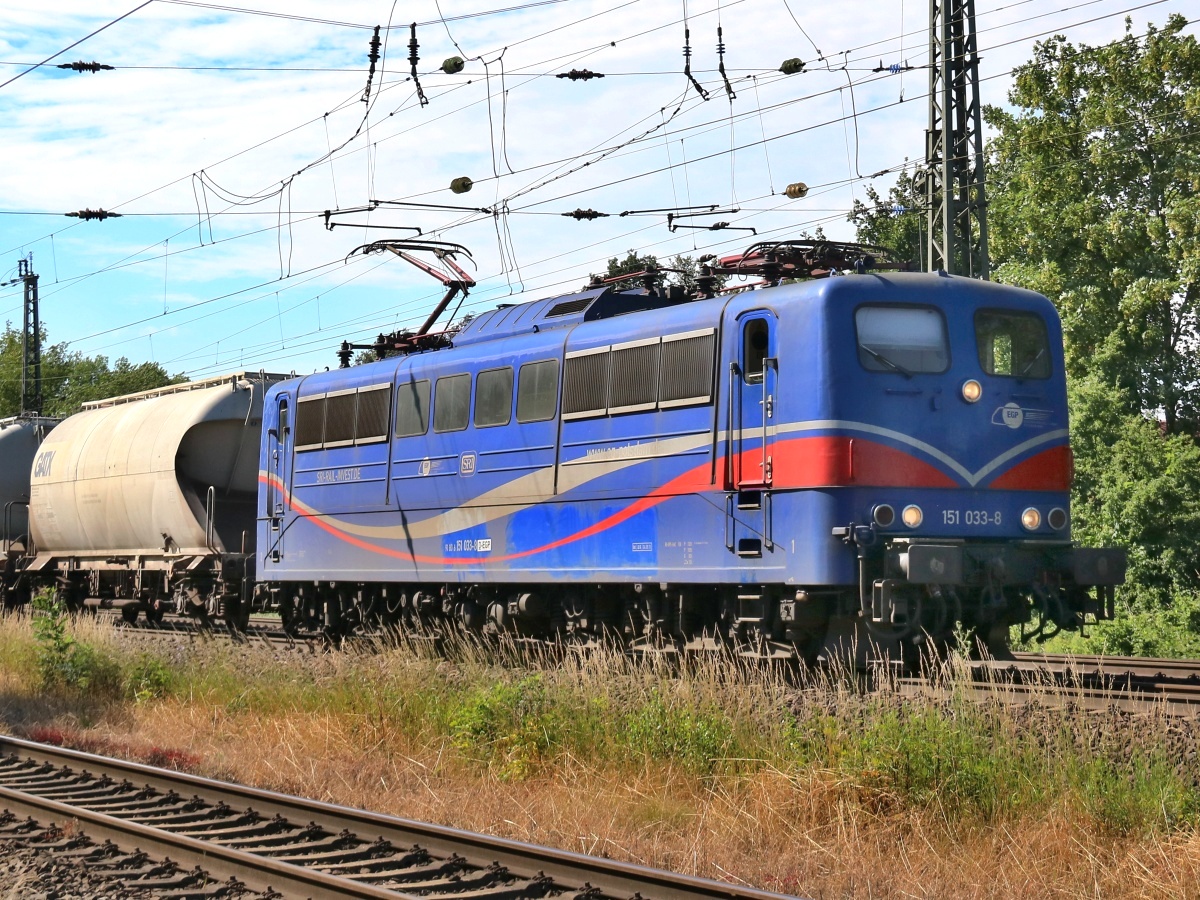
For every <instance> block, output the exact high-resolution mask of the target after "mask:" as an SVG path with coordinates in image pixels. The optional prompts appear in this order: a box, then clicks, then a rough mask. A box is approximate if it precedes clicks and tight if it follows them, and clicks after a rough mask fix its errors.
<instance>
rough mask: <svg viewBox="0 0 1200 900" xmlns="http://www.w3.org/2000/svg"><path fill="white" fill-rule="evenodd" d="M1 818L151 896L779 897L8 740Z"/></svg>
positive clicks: (2, 763)
mask: <svg viewBox="0 0 1200 900" xmlns="http://www.w3.org/2000/svg"><path fill="white" fill-rule="evenodd" d="M0 809H3V810H5V812H4V813H3V814H0V846H3V845H4V844H5V843H8V844H10V845H12V844H14V843H15V844H16V845H17V846H38V847H40V848H41V849H43V850H47V851H50V852H58V853H62V854H70V855H72V858H74V859H77V860H81V861H82V862H84V863H88V862H89V861H90V862H92V863H94V866H95V867H96V868H97V869H99V870H101V871H111V872H113V873H115V874H116V875H117V876H118V877H120V878H121V879H122V881H121V883H122V886H123V888H124V889H125V890H129V891H137V890H139V889H141V890H145V891H148V892H151V893H153V895H154V896H171V897H192V896H196V897H200V896H205V897H217V896H227V895H230V894H231V893H233V892H236V891H238V890H248V891H254V892H257V893H259V894H260V895H262V896H266V897H279V896H281V895H282V896H283V897H305V898H311V900H333V898H341V900H345V898H379V900H382V898H395V897H409V898H411V897H414V896H419V897H422V898H424V900H540V898H563V900H631V898H637V900H780V898H782V897H783V895H780V894H772V893H769V892H765V891H758V890H753V889H749V888H742V887H738V886H736V885H731V884H726V883H723V882H716V881H709V880H706V879H701V878H693V877H690V876H685V875H678V874H674V873H671V872H664V871H661V870H657V869H649V868H645V867H641V866H636V865H631V864H627V863H619V862H614V861H612V860H607V859H599V858H596V857H590V856H584V855H582V854H578V853H570V852H567V851H562V850H554V849H550V848H545V847H537V846H533V845H530V844H523V843H519V842H517V841H510V840H505V839H501V838H494V837H488V836H486V835H480V834H475V833H472V832H467V831H458V830H455V829H451V828H443V827H440V826H436V825H427V824H423V823H419V822H413V821H408V820H405V819H399V818H394V817H391V816H385V815H381V814H378V813H371V812H364V811H360V810H353V809H348V808H345V807H339V806H333V805H330V804H326V803H319V802H316V801H312V800H305V799H302V798H299V797H292V796H288V795H286V794H277V793H273V792H270V791H264V790H259V789H256V788H249V787H245V786H242V785H236V784H228V783H224V782H218V781H213V780H211V779H207V778H201V777H198V776H195V775H187V774H184V773H180V772H175V771H172V770H167V769H156V768H152V767H150V766H144V765H140V764H137V763H130V762H124V761H121V760H116V759H110V758H107V757H102V756H95V755H92V754H87V753H81V752H78V751H74V750H66V749H62V748H58V747H49V746H46V745H42V744H35V743H31V742H28V741H23V740H19V739H16V738H11V737H0ZM60 823H73V824H72V825H71V826H70V828H69V830H68V829H66V828H64V827H63V826H62V825H61V824H60ZM81 835H82V836H83V837H81ZM168 859H169V860H170V863H167V862H165V860H168Z"/></svg>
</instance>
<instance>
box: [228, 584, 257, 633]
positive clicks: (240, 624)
mask: <svg viewBox="0 0 1200 900" xmlns="http://www.w3.org/2000/svg"><path fill="white" fill-rule="evenodd" d="M222 606H223V613H224V618H225V626H226V627H227V628H228V629H229V631H230V633H231V634H238V633H241V632H244V631H245V630H246V629H247V628H249V627H250V607H249V605H248V604H246V603H243V602H242V598H241V597H238V596H237V595H236V594H229V595H226V597H225V599H224V603H223V604H222Z"/></svg>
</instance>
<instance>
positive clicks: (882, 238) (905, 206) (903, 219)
mask: <svg viewBox="0 0 1200 900" xmlns="http://www.w3.org/2000/svg"><path fill="white" fill-rule="evenodd" d="M848 218H849V219H850V221H851V222H853V223H854V225H855V227H856V229H857V237H858V240H859V241H861V242H862V243H864V244H877V245H879V246H881V247H887V248H888V249H889V250H891V251H893V252H894V253H895V254H896V257H897V259H898V260H901V261H904V262H908V263H911V264H912V265H913V267H914V268H917V269H920V268H921V260H922V259H923V258H924V256H923V254H924V243H923V242H924V239H925V225H924V223H925V198H924V197H922V196H920V195H919V194H918V193H917V187H916V185H915V184H914V182H913V177H912V176H911V175H909V174H908V171H907V170H904V171H902V172H901V173H900V175H899V176H898V177H897V178H896V183H895V184H894V185H892V186H891V188H890V189H889V190H888V195H887V199H886V200H885V199H884V198H882V197H880V196H879V192H878V191H876V190H875V188H874V187H872V186H871V185H867V202H866V203H864V202H862V201H861V200H855V201H854V208H853V209H851V211H850V215H849V217H848Z"/></svg>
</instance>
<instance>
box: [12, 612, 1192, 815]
mask: <svg viewBox="0 0 1200 900" xmlns="http://www.w3.org/2000/svg"><path fill="white" fill-rule="evenodd" d="M60 624H61V625H62V628H63V630H62V631H61V633H59V632H56V631H55V630H54V628H50V629H49V631H47V627H46V626H45V625H44V624H43V625H39V626H38V628H39V629H40V630H38V631H37V632H35V631H34V630H33V629H32V628H31V627H30V625H29V621H28V619H24V618H16V617H12V618H8V619H5V620H4V621H3V622H0V676H2V677H3V678H4V680H5V683H6V684H7V685H8V686H9V687H8V693H9V694H10V695H11V694H12V693H13V691H14V687H13V686H26V689H27V690H28V691H29V692H30V693H31V694H34V693H38V692H39V691H40V692H41V693H48V694H50V695H52V696H53V697H54V698H55V699H56V705H51V706H50V707H48V708H47V709H48V711H47V712H46V713H45V717H49V718H53V717H54V716H61V715H63V714H67V715H69V716H72V717H74V720H75V721H84V722H86V721H94V720H96V719H97V718H99V717H100V716H103V715H105V714H110V715H121V714H122V710H127V709H130V708H136V707H146V706H148V705H152V704H156V703H174V704H186V705H189V706H195V707H200V708H204V709H211V710H216V711H219V712H220V713H222V714H224V715H229V716H253V717H268V718H269V717H287V718H288V719H290V720H293V721H303V720H304V718H305V717H313V718H316V717H324V718H326V719H336V720H338V721H340V722H341V723H343V725H344V727H343V728H342V731H343V732H344V733H345V734H346V735H348V736H349V738H348V739H349V740H350V741H352V742H353V743H354V744H355V745H356V747H357V749H358V751H359V752H362V753H364V754H366V753H382V754H389V753H415V752H416V749H415V748H428V747H431V746H436V747H439V748H441V749H440V750H439V754H438V756H439V759H440V758H442V757H443V756H445V757H446V758H447V759H448V760H449V761H451V762H453V763H454V764H455V765H457V766H459V767H462V768H464V769H466V770H467V771H474V772H477V773H478V774H479V775H481V776H489V777H495V778H498V779H501V780H507V781H516V782H519V781H526V780H529V779H533V778H538V777H543V776H553V775H554V774H555V773H556V772H557V771H559V770H560V769H562V768H563V767H565V766H567V765H568V764H569V763H576V762H578V761H580V760H584V761H586V763H587V765H588V766H590V767H593V768H594V769H596V770H598V771H604V772H608V773H616V774H617V775H620V773H637V772H644V771H647V770H649V769H652V768H655V767H660V768H661V767H667V768H670V769H671V770H673V771H677V772H679V773H683V774H684V775H686V776H688V777H693V778H696V779H701V780H703V779H720V778H725V777H729V776H733V777H736V776H738V775H743V774H747V773H754V772H759V771H763V770H771V771H775V772H780V773H783V774H785V775H787V776H789V777H793V778H795V779H796V782H797V783H798V784H799V783H803V782H805V781H806V780H811V779H813V778H817V779H823V780H824V781H825V782H826V783H828V784H830V785H832V789H833V791H834V794H835V795H836V797H837V798H838V802H842V803H849V804H853V805H855V806H857V807H859V808H861V809H864V810H867V811H869V812H871V813H872V814H875V815H905V814H910V813H920V814H922V815H928V814H934V815H935V816H937V817H939V818H941V819H942V820H943V821H944V822H945V825H946V827H947V828H949V829H950V830H951V831H954V830H956V829H958V828H961V827H975V826H978V825H981V824H982V825H995V824H997V823H1003V822H1008V821H1016V820H1019V819H1020V818H1021V817H1024V816H1030V815H1033V816H1037V815H1041V814H1045V813H1047V812H1050V811H1055V810H1058V811H1062V810H1066V811H1069V812H1070V813H1071V814H1072V815H1080V816H1086V817H1088V818H1089V819H1090V820H1091V821H1093V822H1094V823H1095V825H1096V827H1097V828H1099V829H1100V830H1102V831H1104V832H1108V833H1112V834H1118V835H1137V834H1167V833H1172V832H1176V831H1178V830H1181V829H1188V828H1195V827H1197V825H1198V824H1200V758H1198V755H1197V754H1196V752H1195V747H1196V746H1197V739H1198V738H1200V728H1198V726H1197V725H1196V723H1195V722H1193V721H1192V720H1190V719H1189V720H1178V721H1170V720H1167V719H1166V718H1164V717H1155V716H1148V717H1134V716H1129V715H1126V714H1123V713H1119V712H1115V711H1113V712H1107V713H1095V712H1086V711H1083V710H1081V709H1078V708H1074V707H1071V706H1068V707H1066V708H1056V707H1052V706H1049V705H1041V704H1038V703H1036V702H1034V703H1032V704H1029V705H1016V704H1011V703H1008V704H1006V703H1003V702H999V701H988V702H980V701H978V700H975V699H970V698H968V697H967V696H966V693H965V691H964V690H963V687H964V686H965V682H963V681H962V680H961V679H962V676H961V675H959V674H956V670H955V668H954V667H953V665H951V666H950V667H948V669H947V671H948V672H949V673H950V674H949V675H948V676H947V687H948V688H949V692H948V693H946V694H943V695H939V697H938V698H936V699H934V698H903V697H900V696H899V695H898V694H897V693H895V692H892V691H890V690H886V689H884V690H881V691H878V692H876V693H863V692H861V691H860V690H859V689H858V688H857V686H856V683H855V680H854V679H852V678H838V677H834V676H829V675H821V676H816V677H814V678H812V679H810V682H809V683H807V684H796V683H795V682H794V679H790V678H789V677H787V676H786V673H785V672H783V671H782V670H780V669H777V668H772V667H770V666H767V665H765V664H764V665H760V664H757V663H752V662H745V661H741V660H737V659H733V658H728V657H720V656H716V657H704V658H700V659H697V660H686V661H684V662H682V663H680V664H678V665H672V664H670V663H666V662H661V661H658V662H656V661H633V660H629V659H626V658H625V657H623V656H621V655H619V654H616V653H611V652H605V651H597V652H593V653H589V654H576V653H570V652H564V653H561V654H550V653H543V654H540V655H539V654H534V655H533V656H529V655H526V654H523V653H522V652H521V651H520V650H519V649H518V648H514V647H508V648H503V650H502V655H506V656H507V658H506V659H505V660H503V661H502V662H500V663H498V662H496V661H495V660H494V658H493V656H494V654H493V653H492V652H491V651H489V649H488V648H484V647H479V646H475V645H472V644H468V643H461V644H459V645H456V646H452V647H450V648H449V649H448V650H445V651H444V652H443V653H441V654H435V653H433V652H431V651H430V650H429V649H428V648H427V647H426V646H424V645H421V644H418V643H412V644H407V645H400V646H391V647H384V648H379V649H378V652H372V653H361V654H355V653H343V654H331V655H326V656H317V657H306V656H299V655H297V656H294V657H289V656H284V657H276V656H274V655H272V654H271V652H270V651H268V650H263V649H255V648H239V647H236V646H234V645H229V644H223V643H221V642H211V643H209V642H203V643H201V642H197V643H195V644H189V645H180V646H171V647H162V648H155V647H153V646H148V645H137V646H132V647H131V646H126V645H123V644H122V643H121V642H120V639H119V638H118V637H116V636H115V633H114V632H111V631H107V630H105V629H103V628H101V627H97V626H96V625H94V624H88V623H86V622H81V623H79V624H77V625H73V624H71V623H69V622H66V623H60ZM47 634H49V637H47V636H46V635H47ZM64 654H65V657H64ZM66 657H69V658H70V659H69V660H68V662H70V661H71V660H74V662H71V663H70V665H68V666H67V669H66V670H65V671H67V672H68V674H70V673H74V674H71V677H66V676H64V675H63V671H64V670H63V668H62V665H61V664H62V663H63V659H64V658H66ZM84 669H86V670H87V671H82V670H84ZM76 670H80V671H76ZM64 711H65V712H64ZM26 724H27V725H30V724H40V725H46V724H51V723H50V722H48V721H40V722H26Z"/></svg>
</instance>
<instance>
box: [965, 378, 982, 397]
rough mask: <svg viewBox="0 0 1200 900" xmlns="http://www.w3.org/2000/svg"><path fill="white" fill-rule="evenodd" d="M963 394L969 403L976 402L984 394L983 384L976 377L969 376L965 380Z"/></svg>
mask: <svg viewBox="0 0 1200 900" xmlns="http://www.w3.org/2000/svg"><path fill="white" fill-rule="evenodd" d="M962 396H963V399H964V400H966V401H967V402H968V403H974V402H975V401H976V400H978V399H979V398H980V397H982V396H983V385H981V384H980V383H979V382H978V381H976V380H975V379H974V378H968V379H967V380H966V381H964V382H963V386H962Z"/></svg>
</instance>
